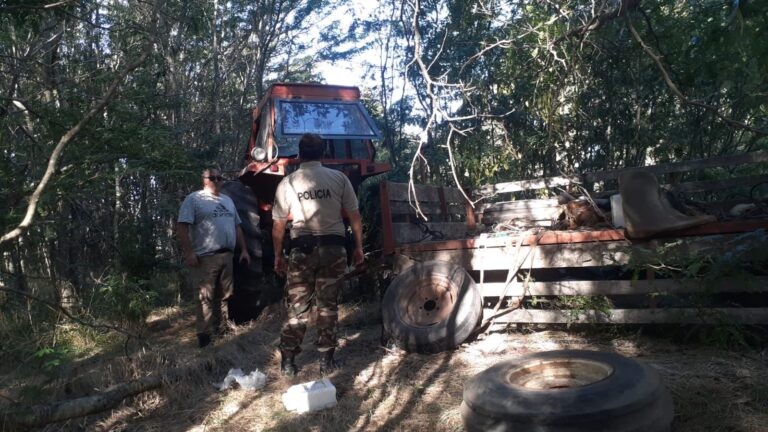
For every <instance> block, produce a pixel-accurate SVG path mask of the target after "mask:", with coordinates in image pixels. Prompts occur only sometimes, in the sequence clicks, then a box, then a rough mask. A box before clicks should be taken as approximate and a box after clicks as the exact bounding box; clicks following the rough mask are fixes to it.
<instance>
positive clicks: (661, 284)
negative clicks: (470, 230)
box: [478, 277, 768, 297]
mask: <svg viewBox="0 0 768 432" xmlns="http://www.w3.org/2000/svg"><path fill="white" fill-rule="evenodd" d="M505 285H506V284H505V283H504V282H493V283H489V282H486V283H483V284H482V285H479V284H478V286H479V288H480V290H481V294H482V296H483V297H499V296H501V294H502V293H503V292H504V286H505ZM704 292H708V293H737V292H760V293H763V292H768V277H756V278H754V279H750V280H748V281H745V280H743V279H721V280H718V281H717V282H716V283H707V282H705V281H702V280H698V279H685V280H675V279H654V280H597V281H557V282H531V283H529V284H528V287H527V288H526V287H525V286H524V285H523V283H522V282H517V281H513V282H512V283H510V285H509V287H508V288H507V293H506V295H507V296H509V297H522V296H568V295H580V296H595V295H606V296H614V295H635V294H653V293H660V294H688V293H704Z"/></svg>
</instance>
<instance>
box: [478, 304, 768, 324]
mask: <svg viewBox="0 0 768 432" xmlns="http://www.w3.org/2000/svg"><path fill="white" fill-rule="evenodd" d="M492 312H493V310H492V309H484V310H483V316H485V317H488V316H492ZM723 317H727V318H728V319H730V320H733V321H735V322H739V323H742V324H768V308H708V309H689V308H668V309H611V310H610V311H607V313H603V312H599V311H594V312H586V313H585V312H584V311H577V310H541V309H517V310H514V311H512V312H510V313H508V314H505V315H502V316H499V317H497V318H496V319H495V322H496V323H507V324H568V323H571V324H575V323H578V324H595V323H602V324H716V323H717V322H719V321H720V320H721V319H722V318H723Z"/></svg>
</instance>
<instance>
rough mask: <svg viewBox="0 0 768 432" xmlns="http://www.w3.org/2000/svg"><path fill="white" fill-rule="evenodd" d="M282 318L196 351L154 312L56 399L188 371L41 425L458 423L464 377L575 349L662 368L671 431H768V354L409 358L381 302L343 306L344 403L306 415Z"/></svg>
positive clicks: (629, 351) (494, 349)
mask: <svg viewBox="0 0 768 432" xmlns="http://www.w3.org/2000/svg"><path fill="white" fill-rule="evenodd" d="M280 319H281V318H280V316H279V313H276V312H272V313H270V312H269V311H268V312H266V313H264V314H263V315H262V317H261V318H260V319H259V320H258V321H257V322H254V323H251V324H250V325H248V326H244V327H240V328H239V329H238V330H236V331H235V332H234V333H233V334H231V335H229V336H227V337H226V338H225V339H223V340H219V341H217V342H216V343H215V344H214V345H213V346H211V347H208V348H206V349H204V350H199V349H197V348H196V345H195V344H196V340H195V339H194V325H193V324H194V319H193V317H192V314H191V313H188V312H187V311H179V310H177V311H171V312H170V313H165V314H163V315H161V316H156V317H155V318H154V320H153V322H152V323H151V327H152V328H153V329H155V330H154V333H153V334H152V335H151V336H150V337H151V345H150V347H149V349H145V350H143V351H138V352H136V353H134V355H133V356H132V358H131V360H130V361H127V360H125V358H124V357H122V356H116V355H115V356H113V357H111V358H92V359H88V360H83V361H82V362H81V363H80V364H78V365H75V366H74V367H73V368H72V369H71V370H70V373H69V377H68V378H66V379H62V380H57V381H55V382H53V383H49V385H50V386H56V388H57V390H55V391H52V392H51V396H50V397H51V398H52V399H54V400H55V399H63V398H66V397H75V396H78V391H80V392H82V393H83V394H87V391H86V390H77V389H78V388H88V387H90V388H91V389H92V388H93V387H92V386H103V385H108V384H113V383H115V382H120V381H121V380H124V379H126V378H128V377H130V376H143V375H142V374H145V373H146V371H147V370H153V368H154V372H153V373H162V372H163V371H168V370H175V369H178V368H186V370H187V372H186V374H185V375H183V378H182V379H177V380H174V381H172V382H169V383H167V384H166V385H165V386H164V388H163V389H161V390H158V391H151V392H147V393H144V394H142V395H140V396H138V397H135V398H132V399H129V400H126V401H125V402H124V403H123V404H122V405H121V406H120V407H118V408H116V409H114V410H111V411H108V412H105V413H102V414H100V415H92V416H89V417H87V418H83V419H78V420H71V421H68V422H62V423H58V424H55V425H49V426H48V427H46V428H45V430H46V431H68V430H104V431H106V430H109V431H158V432H203V431H380V430H381V431H390V430H394V431H435V432H437V431H461V430H463V426H462V422H461V417H460V415H459V404H460V403H461V399H462V390H463V385H464V382H465V381H466V380H467V379H469V378H470V377H471V376H473V375H474V374H476V373H478V372H480V371H482V370H483V369H485V368H487V367H489V366H491V365H493V364H494V363H496V362H498V361H501V360H503V359H506V358H509V357H513V356H517V355H520V354H524V353H529V352H537V351H546V350H554V349H566V348H568V349H591V350H604V351H613V352H617V353H620V354H622V355H625V356H628V357H633V358H637V359H640V360H642V361H645V362H647V363H648V364H650V365H651V366H652V367H654V368H655V369H656V370H657V371H658V372H659V373H660V374H661V376H662V378H663V380H664V381H665V383H666V385H667V386H668V388H669V389H670V391H671V393H672V395H673V398H674V403H675V420H674V424H673V430H675V431H768V351H762V352H761V351H760V350H747V351H743V350H742V351H739V352H732V351H728V350H723V349H717V348H711V347H705V346H702V345H696V344H691V343H686V344H680V343H675V342H672V341H671V340H670V339H669V338H664V337H660V336H658V335H657V336H648V335H645V334H643V332H632V333H630V332H628V331H622V332H616V331H613V332H607V331H601V332H599V333H598V334H597V335H595V334H591V335H590V334H588V333H585V332H584V331H578V332H577V331H573V330H571V331H566V330H540V331H531V330H526V331H519V330H514V331H512V330H503V331H497V332H490V333H487V334H485V335H483V336H481V337H480V338H478V339H477V340H475V341H473V342H471V343H467V344H464V345H463V346H461V347H460V348H459V349H457V350H455V351H452V352H445V353H441V354H436V355H419V354H407V353H404V352H402V351H399V350H397V349H392V348H384V347H382V346H381V345H380V343H379V340H380V331H381V327H380V324H379V321H380V315H379V313H378V306H377V305H376V304H352V305H350V304H347V305H343V306H342V307H341V311H340V325H339V336H340V349H339V357H340V358H341V359H342V360H343V361H344V367H343V368H342V369H341V370H339V371H336V372H334V373H332V374H330V375H329V376H328V377H329V378H330V380H331V381H332V382H333V383H334V385H335V386H336V387H337V392H338V395H337V396H338V405H337V406H336V407H334V408H330V409H327V410H324V411H320V412H316V413H308V414H303V415H298V414H294V413H291V412H288V411H286V410H285V409H284V407H283V405H282V402H281V395H282V393H283V392H285V390H286V389H287V388H288V387H289V386H291V385H293V384H298V383H301V382H306V381H312V380H315V379H319V378H321V375H320V372H319V368H318V365H317V360H316V359H317V355H316V353H315V352H314V350H313V346H312V344H311V341H312V338H313V336H314V332H313V330H314V328H313V327H310V330H309V331H308V334H307V336H308V337H307V338H306V340H305V344H304V346H303V349H304V352H302V353H301V354H299V356H298V357H297V363H298V364H299V367H300V368H301V370H300V372H299V375H298V376H297V377H294V378H287V377H283V376H281V375H280V374H279V358H278V356H277V352H276V349H275V346H276V344H277V341H278V330H279V326H280ZM619 333H622V334H619ZM645 333H648V332H647V331H646V332H645ZM230 367H238V368H241V369H243V370H244V371H245V372H246V373H247V372H250V371H252V370H253V369H256V368H258V369H259V370H261V371H262V372H264V373H266V374H267V385H266V387H265V388H263V389H261V390H257V391H251V390H242V389H230V390H225V391H218V390H217V389H216V388H215V387H214V384H215V383H216V382H220V381H221V380H222V379H223V378H224V376H225V375H226V373H227V371H228V369H229V368H230ZM105 381H107V382H105ZM62 387H64V388H66V387H69V392H68V396H67V395H65V394H62V393H61V390H60V388H62ZM52 388H53V387H52ZM73 389H74V390H73Z"/></svg>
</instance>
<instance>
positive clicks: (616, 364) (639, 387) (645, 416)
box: [461, 350, 674, 432]
mask: <svg viewBox="0 0 768 432" xmlns="http://www.w3.org/2000/svg"><path fill="white" fill-rule="evenodd" d="M673 414H674V409H673V405H672V398H671V396H670V394H669V392H668V391H667V390H666V389H665V388H664V386H663V385H662V384H661V380H660V378H659V375H658V373H656V371H654V370H653V369H651V368H650V367H648V366H647V365H645V364H643V363H641V362H639V361H636V360H632V359H628V358H626V357H622V356H620V355H618V354H614V353H606V352H599V351H580V350H561V351H549V352H541V353H536V354H530V355H526V356H523V357H520V358H517V359H514V360H507V361H504V362H501V363H498V364H496V365H494V366H492V367H490V368H488V369H486V370H484V371H482V372H480V373H479V374H477V375H475V376H474V377H472V378H471V379H470V380H469V381H468V382H467V384H466V385H465V386H464V401H463V403H462V405H461V416H462V419H463V420H464V425H465V427H466V429H467V431H470V432H472V431H515V432H532V431H536V432H587V431H589V432H595V431H612V432H630V431H631V432H662V431H669V430H670V427H671V423H672V417H673Z"/></svg>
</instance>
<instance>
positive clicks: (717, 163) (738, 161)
mask: <svg viewBox="0 0 768 432" xmlns="http://www.w3.org/2000/svg"><path fill="white" fill-rule="evenodd" d="M761 162H768V151H756V152H752V153H745V154H737V155H730V156H718V157H714V158H706V159H696V160H691V161H684V162H671V163H666V164H659V165H650V166H645V167H631V168H621V169H616V170H610V171H597V172H592V173H585V174H583V175H579V176H566V177H563V176H558V177H547V178H541V179H533V180H518V181H514V182H505V183H497V184H494V185H484V186H481V187H479V188H476V189H474V190H473V193H474V194H477V195H489V194H499V193H510V192H522V191H526V190H533V189H544V188H548V187H554V186H567V185H569V184H572V183H577V184H583V183H596V182H599V181H605V180H615V179H618V178H619V176H620V175H621V174H622V173H624V172H628V171H634V170H637V169H643V170H646V171H649V172H651V173H653V174H656V175H659V174H666V173H673V172H685V171H691V170H697V169H703V168H713V167H721V166H737V165H748V164H753V163H761Z"/></svg>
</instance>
